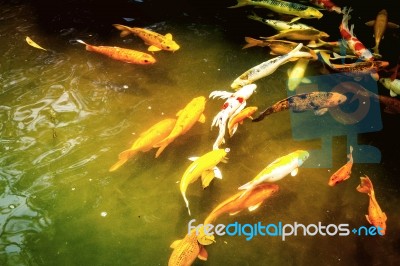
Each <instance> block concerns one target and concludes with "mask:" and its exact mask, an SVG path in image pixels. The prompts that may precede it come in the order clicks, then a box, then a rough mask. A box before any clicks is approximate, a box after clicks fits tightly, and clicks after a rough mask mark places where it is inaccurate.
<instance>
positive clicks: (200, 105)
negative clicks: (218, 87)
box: [154, 96, 206, 158]
mask: <svg viewBox="0 0 400 266" xmlns="http://www.w3.org/2000/svg"><path fill="white" fill-rule="evenodd" d="M205 107H206V98H205V97H204V96H200V97H196V98H193V99H192V100H191V101H190V102H189V103H188V104H187V105H186V106H185V107H184V108H183V109H182V110H180V111H179V112H178V113H177V114H176V116H177V117H178V118H177V120H176V123H175V126H174V128H173V129H172V131H171V133H170V134H169V135H168V136H167V137H166V138H165V139H163V140H162V141H160V142H159V143H157V144H155V145H154V147H159V149H158V150H157V153H156V158H157V157H158V156H160V154H161V153H162V152H163V150H164V149H165V148H166V147H167V146H168V145H169V144H170V143H171V142H173V141H174V140H175V139H176V138H177V137H179V136H180V135H184V134H185V133H186V132H188V131H189V129H191V128H192V127H193V125H194V124H195V123H196V122H197V121H199V122H200V123H204V122H205V121H206V117H205V116H204V114H203V112H204V109H205Z"/></svg>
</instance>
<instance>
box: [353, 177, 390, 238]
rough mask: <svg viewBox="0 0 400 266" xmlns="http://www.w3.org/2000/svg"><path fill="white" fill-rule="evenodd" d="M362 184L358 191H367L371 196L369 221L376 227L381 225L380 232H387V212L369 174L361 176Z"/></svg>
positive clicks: (382, 233)
mask: <svg viewBox="0 0 400 266" xmlns="http://www.w3.org/2000/svg"><path fill="white" fill-rule="evenodd" d="M360 179H361V184H360V185H358V186H357V191H358V192H361V193H366V194H368V196H369V206H368V215H365V217H366V218H367V221H368V222H369V223H370V224H372V225H373V226H375V227H377V228H378V227H379V229H380V230H379V229H378V230H379V234H381V235H384V234H385V233H386V220H387V217H386V213H384V212H383V211H382V210H381V207H380V206H379V204H378V202H377V201H376V198H375V191H374V187H373V185H372V182H371V180H370V179H369V177H368V176H365V177H360Z"/></svg>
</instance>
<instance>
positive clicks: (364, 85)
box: [287, 73, 382, 168]
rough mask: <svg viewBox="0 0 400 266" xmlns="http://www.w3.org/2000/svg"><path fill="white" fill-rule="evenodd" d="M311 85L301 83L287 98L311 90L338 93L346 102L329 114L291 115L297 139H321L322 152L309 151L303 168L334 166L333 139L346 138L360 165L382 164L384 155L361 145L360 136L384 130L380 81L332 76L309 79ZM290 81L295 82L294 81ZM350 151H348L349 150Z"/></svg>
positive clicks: (362, 77) (348, 76)
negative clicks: (378, 84)
mask: <svg viewBox="0 0 400 266" xmlns="http://www.w3.org/2000/svg"><path fill="white" fill-rule="evenodd" d="M307 79H308V80H309V83H307V84H304V83H303V84H301V83H300V85H299V86H298V87H297V88H296V90H295V91H290V90H289V89H288V90H287V92H288V97H289V96H293V95H295V94H300V93H307V92H312V91H325V92H338V93H341V94H344V95H346V96H347V101H346V102H345V103H343V104H341V105H339V106H337V107H335V108H330V109H329V113H326V114H324V115H321V116H318V115H315V114H314V113H313V112H303V113H294V112H291V116H290V119H291V127H292V136H293V139H294V140H298V141H302V140H315V139H321V149H320V150H310V151H309V152H310V158H309V159H308V160H307V161H306V162H305V163H304V166H303V167H308V168H319V167H323V168H330V167H332V148H333V142H332V139H333V137H337V136H346V137H347V147H349V146H350V145H351V146H353V147H354V159H355V162H357V163H379V162H380V160H381V153H380V151H379V149H377V148H376V147H374V146H371V145H363V144H358V141H359V140H358V134H362V133H369V132H377V131H380V130H381V129H382V120H381V113H380V106H379V100H378V95H377V93H378V86H377V82H376V81H375V80H374V79H373V78H372V77H371V76H370V75H369V74H362V75H360V74H357V75H352V74H350V73H346V74H329V75H321V76H315V77H307ZM289 82H293V81H292V80H291V79H289V80H288V84H289ZM348 150H349V149H347V151H348Z"/></svg>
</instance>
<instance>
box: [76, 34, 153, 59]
mask: <svg viewBox="0 0 400 266" xmlns="http://www.w3.org/2000/svg"><path fill="white" fill-rule="evenodd" d="M76 41H77V42H79V43H82V44H84V45H86V50H87V51H90V52H96V53H99V54H103V55H106V56H108V57H110V58H112V59H115V60H118V61H123V62H125V63H129V64H139V65H149V64H154V63H155V62H156V59H155V58H154V57H153V56H151V55H149V54H146V53H143V52H140V51H136V50H132V49H126V48H120V47H115V46H95V45H90V44H87V43H85V42H84V41H82V40H76Z"/></svg>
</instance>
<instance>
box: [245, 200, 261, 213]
mask: <svg viewBox="0 0 400 266" xmlns="http://www.w3.org/2000/svg"><path fill="white" fill-rule="evenodd" d="M261 204H262V201H261V202H259V203H257V204H256V205H253V206H250V207H249V208H248V210H249V211H251V212H252V211H254V210H256V209H257V208H258V207H260V205H261Z"/></svg>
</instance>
